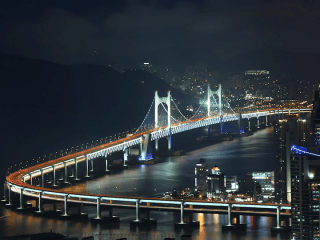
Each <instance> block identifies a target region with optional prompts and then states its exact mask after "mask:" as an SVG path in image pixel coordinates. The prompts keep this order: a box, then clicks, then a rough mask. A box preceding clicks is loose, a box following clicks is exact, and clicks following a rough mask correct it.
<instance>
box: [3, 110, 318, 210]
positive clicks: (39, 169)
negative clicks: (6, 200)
mask: <svg viewBox="0 0 320 240" xmlns="http://www.w3.org/2000/svg"><path fill="white" fill-rule="evenodd" d="M302 111H311V109H281V113H282V112H302ZM278 113H280V112H279V109H271V110H270V109H268V110H266V111H260V112H251V113H244V114H242V118H251V117H259V116H267V115H274V114H278ZM236 120H239V114H224V115H216V116H207V117H202V118H198V119H191V120H190V119H187V120H185V121H182V122H178V123H174V124H172V125H171V128H168V127H159V128H157V129H151V130H148V131H144V132H140V133H135V134H133V135H130V136H127V137H125V138H122V139H119V140H116V141H113V142H109V143H106V144H102V145H100V146H96V147H93V148H90V149H86V150H83V151H81V152H78V153H74V154H70V155H68V156H63V157H61V158H58V159H55V160H50V161H48V162H45V163H41V164H38V165H35V166H32V167H29V168H25V169H23V170H19V171H17V172H14V173H11V174H10V175H8V176H7V177H6V183H5V184H6V186H7V188H8V189H10V191H12V192H15V193H18V194H21V193H22V194H23V195H28V196H31V197H37V196H38V195H39V196H40V195H45V196H44V197H45V198H46V199H51V200H56V201H61V200H62V198H61V197H63V198H64V199H65V198H79V199H89V200H90V199H91V200H97V199H98V200H99V202H100V201H102V200H106V201H108V200H109V201H119V202H121V201H124V202H136V203H137V202H138V203H153V204H175V205H179V204H180V205H181V204H183V205H186V206H187V205H196V206H207V207H210V206H212V207H213V206H218V207H228V208H233V207H234V208H238V207H241V208H261V209H263V208H264V209H277V211H278V210H279V207H280V210H282V209H285V210H290V209H291V207H290V206H289V205H276V204H245V203H241V204H240V203H232V202H221V203H220V202H208V201H183V200H181V201H180V200H176V201H175V200H172V201H168V200H164V199H154V198H152V199H147V198H139V197H136V198H133V197H121V196H106V195H100V194H88V193H78V194H74V193H73V192H66V191H64V190H56V189H50V188H44V187H37V186H34V185H31V184H28V183H26V182H25V181H28V180H30V178H31V177H32V178H34V177H39V176H42V175H43V174H46V173H49V172H52V171H55V170H58V169H61V168H64V167H66V166H71V165H74V164H77V163H79V162H82V161H88V160H93V159H95V158H98V157H103V156H107V155H108V154H111V153H113V152H117V151H124V150H126V149H128V148H129V147H131V146H135V145H138V144H142V142H143V136H144V135H146V134H149V135H151V140H152V141H154V140H156V139H159V138H163V137H167V136H170V135H172V134H176V133H179V132H184V131H188V130H191V129H195V128H199V127H203V126H208V125H212V124H218V123H221V122H229V121H236ZM291 149H292V150H293V151H295V152H296V153H303V154H310V155H314V156H318V157H320V155H318V154H315V153H310V152H307V151H306V150H305V149H301V148H299V147H297V146H294V145H293V146H292V148H291ZM21 189H22V190H21ZM10 191H9V192H10ZM98 200H97V202H98ZM79 202H80V203H81V201H80V200H79ZM97 204H98V203H97Z"/></svg>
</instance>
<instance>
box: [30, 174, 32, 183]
mask: <svg viewBox="0 0 320 240" xmlns="http://www.w3.org/2000/svg"><path fill="white" fill-rule="evenodd" d="M30 185H32V173H30Z"/></svg>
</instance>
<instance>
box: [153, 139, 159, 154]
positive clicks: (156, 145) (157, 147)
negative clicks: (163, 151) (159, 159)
mask: <svg viewBox="0 0 320 240" xmlns="http://www.w3.org/2000/svg"><path fill="white" fill-rule="evenodd" d="M154 144H155V150H156V151H158V150H159V139H156V140H155V141H154Z"/></svg>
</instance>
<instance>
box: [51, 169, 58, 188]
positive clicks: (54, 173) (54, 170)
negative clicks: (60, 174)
mask: <svg viewBox="0 0 320 240" xmlns="http://www.w3.org/2000/svg"><path fill="white" fill-rule="evenodd" d="M52 186H54V187H55V186H58V185H57V184H56V166H55V165H53V182H52Z"/></svg>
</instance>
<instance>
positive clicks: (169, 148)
mask: <svg viewBox="0 0 320 240" xmlns="http://www.w3.org/2000/svg"><path fill="white" fill-rule="evenodd" d="M167 140H168V151H171V135H170V136H168V137H167Z"/></svg>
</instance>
